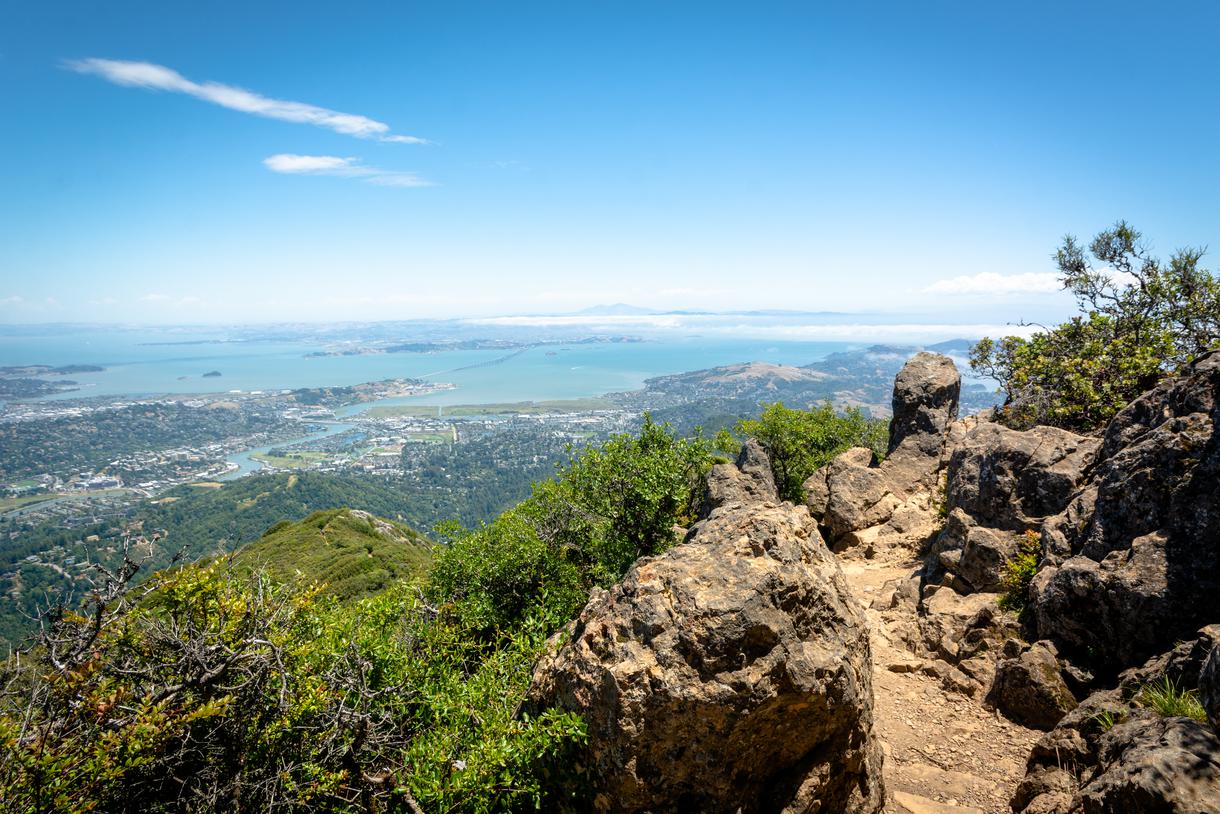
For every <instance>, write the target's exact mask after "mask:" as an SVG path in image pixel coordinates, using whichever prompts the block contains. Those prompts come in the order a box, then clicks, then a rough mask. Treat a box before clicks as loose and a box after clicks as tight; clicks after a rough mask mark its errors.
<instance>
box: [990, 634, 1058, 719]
mask: <svg viewBox="0 0 1220 814" xmlns="http://www.w3.org/2000/svg"><path fill="white" fill-rule="evenodd" d="M987 702H988V703H990V704H992V705H993V706H995V707H996V709H998V710H1000V711H1001V712H1003V713H1004V714H1005V715H1007V716H1008V717H1009V718H1011V719H1013V720H1014V721H1017V722H1019V723H1023V724H1025V725H1026V726H1029V727H1033V728H1034V729H1043V730H1049V729H1052V728H1053V727H1054V726H1055V724H1057V723H1059V721H1060V720H1061V719H1062V718H1063V716H1064V715H1066V714H1067V713H1069V712H1071V711H1072V710H1073V709H1075V708H1076V698H1075V696H1073V695H1072V691H1071V690H1070V689H1069V688H1068V685H1067V682H1066V681H1064V679H1063V675H1062V673H1061V672H1060V669H1059V659H1058V654H1057V653H1055V649H1054V647H1053V646H1051V645H1049V644H1048V643H1046V642H1035V643H1034V644H1033V645H1031V646H1030V647H1028V648H1025V649H1024V650H1023V652H1021V653H1020V654H1019V655H1017V656H1015V657H1013V658H1007V659H1003V660H1002V661H1000V662H999V663H998V664H997V665H996V670H995V679H994V681H993V682H992V685H991V690H990V692H988V694H987Z"/></svg>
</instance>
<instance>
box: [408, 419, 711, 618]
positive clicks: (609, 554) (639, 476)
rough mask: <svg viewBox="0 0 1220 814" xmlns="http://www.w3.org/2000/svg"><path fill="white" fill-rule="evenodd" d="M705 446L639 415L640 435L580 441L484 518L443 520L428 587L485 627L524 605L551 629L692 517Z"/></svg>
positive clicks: (670, 539) (522, 613)
mask: <svg viewBox="0 0 1220 814" xmlns="http://www.w3.org/2000/svg"><path fill="white" fill-rule="evenodd" d="M710 446H711V445H710V444H709V443H708V442H707V441H706V440H704V439H702V438H698V437H697V438H694V439H683V438H678V437H676V436H675V435H674V434H673V433H672V432H670V430H669V428H668V427H667V426H664V425H659V424H655V423H653V421H652V420H651V419H650V418H646V419H645V422H644V425H643V427H642V428H641V430H640V433H639V435H638V436H631V435H627V434H622V435H616V436H614V437H612V438H611V439H610V440H608V441H607V442H606V443H604V444H602V445H601V446H598V447H588V448H586V449H584V450H582V451H581V453H580V454H579V455H577V456H576V457H574V458H573V459H572V460H571V461H570V462H569V463H568V464H567V465H565V466H563V467H561V468H560V471H559V473H558V475H557V477H556V478H555V479H554V480H550V481H544V482H541V483H538V484H535V486H534V489H533V492H532V493H531V495H530V497H529V498H528V499H527V500H525V501H524V502H522V503H520V504H519V505H517V506H516V507H514V508H512V509H510V510H508V511H507V512H505V513H503V514H502V515H500V516H499V517H498V518H496V519H495V520H494V521H492V522H491V523H487V524H485V525H483V526H481V527H479V528H476V529H472V530H469V531H467V530H462V529H460V528H451V529H449V530H448V537H449V539H448V545H447V546H444V547H441V548H439V549H438V551H437V557H436V564H435V565H434V567H433V569H432V572H431V579H430V583H429V586H428V592H429V596H430V597H431V598H432V600H433V601H435V602H436V603H438V604H441V605H445V606H446V607H448V608H449V610H450V612H452V613H455V614H457V615H458V616H459V617H460V618H461V619H462V620H463V621H464V624H467V625H469V626H470V627H471V628H473V629H477V630H481V631H484V632H485V633H488V634H491V633H493V632H494V631H496V630H499V629H510V628H513V627H515V626H517V625H519V624H520V623H521V621H522V620H523V619H524V618H525V617H526V616H527V615H530V614H534V615H536V616H537V617H538V618H540V619H543V620H545V621H546V623H547V624H548V625H550V626H551V628H552V629H555V628H558V627H559V626H561V625H563V624H564V623H566V622H567V621H568V620H569V619H571V618H572V617H573V616H575V614H576V612H577V611H578V610H579V609H580V608H581V606H582V605H584V603H585V601H586V600H587V599H588V596H589V591H590V590H591V589H592V588H593V587H594V586H597V585H601V586H609V585H611V584H613V583H614V582H616V581H617V580H618V579H619V578H621V577H622V575H623V574H624V573H626V571H627V569H628V568H629V567H630V566H631V564H632V563H633V562H635V560H636V559H638V558H639V557H642V556H645V555H650V554H659V553H661V552H662V551H664V550H665V549H667V548H669V547H670V546H671V545H673V543H674V542H675V535H674V526H675V525H681V524H686V523H688V522H690V521H691V520H692V519H693V515H694V512H695V509H696V507H697V503H698V499H699V496H700V491H701V486H702V476H703V474H704V473H705V472H706V470H707V469H708V467H710V465H711V460H712V457H711V448H710Z"/></svg>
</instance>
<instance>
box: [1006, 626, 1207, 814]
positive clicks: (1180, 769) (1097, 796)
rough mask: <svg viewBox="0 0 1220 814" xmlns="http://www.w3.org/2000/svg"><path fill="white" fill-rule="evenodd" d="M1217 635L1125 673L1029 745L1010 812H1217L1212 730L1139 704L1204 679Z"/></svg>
mask: <svg viewBox="0 0 1220 814" xmlns="http://www.w3.org/2000/svg"><path fill="white" fill-rule="evenodd" d="M1218 633H1220V626H1216V625H1211V626H1208V627H1206V628H1204V629H1203V630H1201V631H1200V632H1199V635H1198V636H1197V638H1195V639H1194V640H1192V641H1188V642H1183V643H1181V644H1179V645H1178V646H1177V647H1175V648H1173V649H1172V650H1171V651H1168V652H1166V653H1162V654H1160V655H1158V656H1154V657H1153V658H1151V659H1149V660H1148V661H1146V662H1145V663H1144V664H1143V665H1141V666H1140V667H1138V668H1134V669H1132V670H1128V671H1127V672H1126V673H1124V674H1123V677H1122V682H1121V683H1120V685H1119V687H1118V688H1116V689H1112V690H1101V691H1098V692H1095V693H1093V694H1092V695H1090V696H1089V697H1088V698H1086V699H1085V700H1084V701H1083V702H1082V703H1081V704H1080V705H1079V706H1078V707H1076V709H1074V710H1072V711H1071V712H1069V713H1068V714H1067V715H1065V716H1064V717H1063V719H1062V720H1060V721H1059V723H1058V725H1057V726H1056V727H1055V728H1054V729H1053V730H1051V731H1050V732H1048V733H1046V735H1044V736H1043V737H1042V739H1041V740H1039V741H1038V743H1037V744H1036V745H1035V746H1034V749H1033V752H1032V753H1031V754H1030V758H1029V764H1028V767H1027V770H1026V776H1025V779H1024V780H1023V781H1022V782H1021V784H1020V785H1019V786H1018V787H1017V790H1016V793H1015V795H1014V796H1013V799H1012V809H1013V811H1015V812H1019V813H1020V814H1033V812H1055V814H1083V813H1084V812H1089V813H1090V814H1091V813H1092V812H1126V811H1154V812H1159V811H1167V812H1179V811H1180V812H1192V813H1193V812H1218V811H1220V739H1218V738H1217V735H1216V733H1215V732H1213V731H1212V730H1211V728H1209V727H1208V726H1207V725H1206V724H1203V723H1200V722H1198V721H1193V720H1190V719H1188V718H1176V717H1175V718H1162V717H1160V716H1159V715H1158V714H1157V713H1156V712H1154V711H1153V710H1151V709H1148V708H1145V707H1144V706H1142V705H1141V703H1140V702H1139V693H1138V690H1139V689H1140V688H1141V687H1143V686H1144V685H1146V684H1152V683H1159V682H1161V681H1165V680H1168V681H1170V682H1171V683H1174V684H1177V685H1178V686H1180V687H1185V686H1187V682H1190V680H1191V677H1192V674H1193V675H1195V676H1198V675H1199V674H1200V673H1204V674H1205V673H1206V667H1205V666H1201V665H1204V664H1206V661H1205V659H1206V656H1204V655H1201V654H1205V653H1206V651H1207V649H1208V646H1209V643H1214V642H1215V638H1214V637H1215V636H1216V635H1217V634H1218ZM1210 646H1212V647H1214V646H1215V645H1214V644H1211V645H1210ZM1200 683H1202V681H1201V682H1200ZM1065 784H1066V785H1065ZM1065 794H1066V798H1065V796H1064V795H1065ZM1052 802H1054V803H1055V804H1054V805H1051V803H1052Z"/></svg>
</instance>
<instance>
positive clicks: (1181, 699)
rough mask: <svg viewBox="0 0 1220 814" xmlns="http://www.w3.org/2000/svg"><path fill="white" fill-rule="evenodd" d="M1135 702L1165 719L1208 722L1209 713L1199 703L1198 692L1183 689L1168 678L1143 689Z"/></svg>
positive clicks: (1147, 685) (1137, 694) (1136, 696)
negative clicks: (1178, 718)
mask: <svg viewBox="0 0 1220 814" xmlns="http://www.w3.org/2000/svg"><path fill="white" fill-rule="evenodd" d="M1134 700H1135V702H1136V703H1137V704H1139V705H1140V706H1142V707H1147V708H1148V709H1151V710H1153V711H1155V712H1156V713H1157V714H1158V715H1160V716H1161V717H1163V718H1177V717H1182V718H1190V719H1192V720H1195V721H1202V722H1204V723H1206V722H1207V712H1206V710H1204V709H1203V704H1201V703H1200V702H1199V692H1198V690H1194V689H1182V688H1181V687H1179V686H1178V685H1177V684H1175V683H1174V682H1173V681H1171V680H1170V679H1169V677H1168V676H1165V677H1164V678H1162V679H1161V680H1160V681H1154V682H1152V683H1151V684H1146V685H1144V686H1143V687H1141V688H1140V691H1139V692H1138V693H1136V695H1135V699H1134Z"/></svg>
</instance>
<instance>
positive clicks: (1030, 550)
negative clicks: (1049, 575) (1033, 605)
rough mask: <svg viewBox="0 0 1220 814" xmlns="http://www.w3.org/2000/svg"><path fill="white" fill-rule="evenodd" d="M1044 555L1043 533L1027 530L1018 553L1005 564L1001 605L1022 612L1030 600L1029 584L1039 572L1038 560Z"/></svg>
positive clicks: (1001, 579) (1009, 609)
mask: <svg viewBox="0 0 1220 814" xmlns="http://www.w3.org/2000/svg"><path fill="white" fill-rule="evenodd" d="M1041 556H1042V535H1040V534H1039V533H1038V532H1036V531H1026V532H1025V533H1024V534H1023V535H1021V537H1020V538H1019V539H1018V542H1017V553H1016V554H1015V555H1014V556H1013V558H1012V559H1011V560H1009V561H1008V562H1007V563H1005V564H1004V573H1003V575H1002V576H1001V578H1000V587H1001V588H1002V589H1003V590H1002V592H1001V594H1000V600H999V602H1000V607H1001V608H1003V609H1004V610H1008V611H1013V612H1014V613H1020V612H1021V611H1023V610H1025V605H1026V603H1027V602H1029V585H1030V583H1031V582H1033V581H1034V575H1035V574H1037V573H1038V562H1039V560H1040V559H1041Z"/></svg>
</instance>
